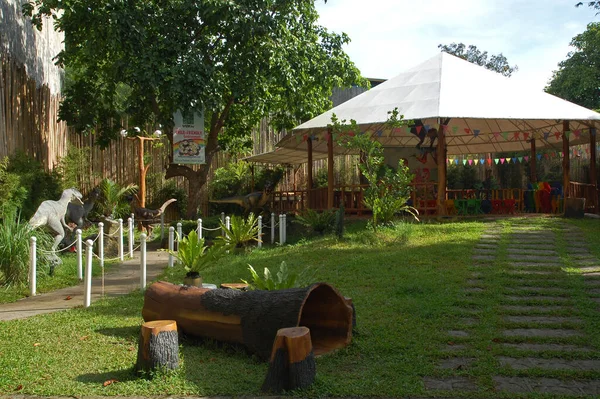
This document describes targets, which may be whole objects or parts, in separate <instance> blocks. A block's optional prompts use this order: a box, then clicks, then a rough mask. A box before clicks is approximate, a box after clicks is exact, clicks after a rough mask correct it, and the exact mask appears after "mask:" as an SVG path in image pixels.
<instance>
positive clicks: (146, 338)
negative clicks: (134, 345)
mask: <svg viewBox="0 0 600 399" xmlns="http://www.w3.org/2000/svg"><path fill="white" fill-rule="evenodd" d="M178 366H179V340H178V336H177V323H176V322H175V321H173V320H156V321H149V322H146V323H144V324H142V330H141V331H140V340H139V344H138V355H137V362H136V364H135V370H136V371H145V372H148V371H154V370H158V369H162V368H165V369H169V370H174V369H176V368H177V367H178Z"/></svg>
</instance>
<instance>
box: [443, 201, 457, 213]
mask: <svg viewBox="0 0 600 399" xmlns="http://www.w3.org/2000/svg"><path fill="white" fill-rule="evenodd" d="M444 205H445V206H446V214H447V215H456V214H458V209H456V205H454V200H451V199H447V200H446V201H445V202H444Z"/></svg>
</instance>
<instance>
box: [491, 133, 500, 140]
mask: <svg viewBox="0 0 600 399" xmlns="http://www.w3.org/2000/svg"><path fill="white" fill-rule="evenodd" d="M493 133H494V138H495V139H496V140H498V137H500V132H493Z"/></svg>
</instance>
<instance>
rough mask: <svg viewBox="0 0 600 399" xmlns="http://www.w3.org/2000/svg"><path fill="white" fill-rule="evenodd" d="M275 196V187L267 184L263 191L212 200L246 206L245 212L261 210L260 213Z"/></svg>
mask: <svg viewBox="0 0 600 399" xmlns="http://www.w3.org/2000/svg"><path fill="white" fill-rule="evenodd" d="M272 197H273V189H272V188H271V186H270V185H266V186H265V189H264V190H263V191H256V192H254V193H250V194H246V195H237V196H234V197H227V198H221V199H217V200H210V201H209V202H212V203H215V204H237V205H239V206H241V207H242V208H244V214H246V215H248V214H250V212H253V211H259V213H260V212H261V211H263V210H266V209H267V208H268V205H269V202H270V201H271V199H272Z"/></svg>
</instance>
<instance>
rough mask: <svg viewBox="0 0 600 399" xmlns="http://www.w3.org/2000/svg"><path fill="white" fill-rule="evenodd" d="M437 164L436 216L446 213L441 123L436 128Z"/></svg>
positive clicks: (444, 143) (444, 135) (444, 146)
mask: <svg viewBox="0 0 600 399" xmlns="http://www.w3.org/2000/svg"><path fill="white" fill-rule="evenodd" d="M437 166H438V179H437V180H438V186H437V213H438V216H444V215H446V134H445V132H444V125H442V124H441V123H440V125H439V129H438V142H437Z"/></svg>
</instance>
